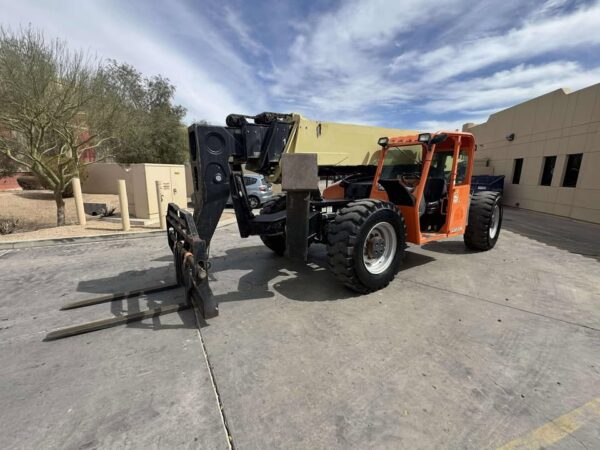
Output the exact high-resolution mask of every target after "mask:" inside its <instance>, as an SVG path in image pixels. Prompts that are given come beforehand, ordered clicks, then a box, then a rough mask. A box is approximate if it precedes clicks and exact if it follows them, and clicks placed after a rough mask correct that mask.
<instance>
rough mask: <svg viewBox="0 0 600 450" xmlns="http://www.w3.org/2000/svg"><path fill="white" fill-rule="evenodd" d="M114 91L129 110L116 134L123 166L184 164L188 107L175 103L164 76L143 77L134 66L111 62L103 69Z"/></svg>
mask: <svg viewBox="0 0 600 450" xmlns="http://www.w3.org/2000/svg"><path fill="white" fill-rule="evenodd" d="M104 73H105V75H106V76H107V78H108V81H109V84H110V86H111V89H112V90H113V91H114V92H117V93H118V96H119V98H120V99H121V100H122V101H123V103H124V107H125V108H126V110H127V114H126V116H127V122H123V124H124V125H123V126H121V127H120V128H119V130H118V132H117V136H118V138H119V150H118V152H116V153H115V159H116V161H117V162H120V163H162V164H181V163H183V162H185V161H186V160H187V159H188V152H187V130H186V128H185V127H184V126H183V125H182V120H183V117H184V115H185V112H186V110H185V108H183V107H182V106H180V105H176V104H174V103H173V98H174V95H175V87H174V86H173V85H172V84H171V82H170V81H169V80H168V79H167V78H165V77H163V76H161V75H156V76H153V77H149V78H147V77H144V76H142V74H141V73H140V72H138V71H137V70H136V69H135V68H134V67H132V66H130V65H128V64H124V63H118V62H117V61H114V60H109V61H108V63H107V64H106V65H105V67H104Z"/></svg>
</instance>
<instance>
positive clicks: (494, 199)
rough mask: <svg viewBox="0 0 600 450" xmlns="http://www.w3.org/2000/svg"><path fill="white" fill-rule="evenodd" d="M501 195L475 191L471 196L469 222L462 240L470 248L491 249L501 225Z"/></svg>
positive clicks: (498, 234) (496, 239)
mask: <svg viewBox="0 0 600 450" xmlns="http://www.w3.org/2000/svg"><path fill="white" fill-rule="evenodd" d="M502 213H503V211H502V195H500V193H499V192H492V191H484V192H475V193H474V194H473V197H471V207H470V208H469V222H468V224H467V229H466V230H465V236H464V241H465V245H466V246H467V248H470V249H471V250H479V251H486V250H491V249H492V248H494V246H495V245H496V242H497V241H498V236H500V228H501V227H502Z"/></svg>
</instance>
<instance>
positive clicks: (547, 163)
mask: <svg viewBox="0 0 600 450" xmlns="http://www.w3.org/2000/svg"><path fill="white" fill-rule="evenodd" d="M555 165H556V156H546V157H545V158H544V171H543V172H542V181H541V182H540V184H541V185H542V186H550V185H551V184H552V175H553V174H554V166H555Z"/></svg>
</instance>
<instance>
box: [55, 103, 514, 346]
mask: <svg viewBox="0 0 600 450" xmlns="http://www.w3.org/2000/svg"><path fill="white" fill-rule="evenodd" d="M226 123H227V126H225V127H219V126H211V125H200V124H195V125H192V126H191V127H190V128H189V130H188V135H189V143H190V160H191V165H192V174H193V183H194V193H193V203H194V214H193V215H192V214H190V213H189V212H187V211H186V210H184V209H181V208H179V207H178V206H177V205H175V204H173V203H171V204H169V206H168V209H167V237H168V243H169V247H170V248H171V251H172V252H173V258H174V262H175V273H176V278H177V283H176V284H173V285H167V284H160V285H157V286H153V287H148V288H142V289H133V290H129V291H126V292H118V293H112V294H109V295H104V296H100V297H95V298H90V299H85V300H79V301H76V302H72V303H69V304H66V305H63V307H62V308H61V309H62V310H70V309H74V308H81V307H85V306H90V305H97V304H100V303H106V302H113V301H116V300H122V299H128V298H132V297H137V296H141V295H148V294H152V293H156V292H161V291H165V290H169V289H173V288H177V287H179V286H183V287H184V289H185V294H186V295H185V303H179V304H174V305H166V306H160V307H157V308H151V309H147V310H143V311H135V312H133V313H128V314H122V315H118V316H114V317H109V318H105V319H101V320H95V321H92V322H88V323H84V324H79V325H75V326H70V327H66V328H61V329H58V330H55V331H51V332H50V333H48V334H47V335H46V338H45V340H54V339H61V338H65V337H68V336H74V335H78V334H82V333H88V332H90V331H95V330H101V329H104V328H107V327H113V326H117V325H121V324H124V323H129V322H133V321H139V320H144V319H147V318H150V317H156V316H160V315H163V314H169V313H174V312H178V311H182V310H185V309H188V308H190V307H193V308H194V312H195V314H196V318H197V319H202V320H203V319H208V318H210V317H214V316H216V315H217V314H218V311H219V309H218V305H217V302H216V300H215V299H214V297H213V295H212V291H211V289H210V286H209V282H208V279H209V277H208V272H209V270H210V261H209V248H210V242H211V239H212V237H213V234H214V232H215V229H216V227H217V224H218V222H219V218H220V217H221V214H222V213H223V209H224V208H225V203H226V202H227V200H228V197H229V195H230V194H231V199H232V202H233V207H234V209H235V214H236V219H237V224H238V228H239V231H240V235H241V237H243V238H245V237H248V236H251V235H258V236H260V238H261V239H262V241H263V242H264V244H265V245H266V246H267V247H268V248H270V249H271V250H273V251H274V252H275V253H277V254H279V255H283V254H287V255H288V257H291V258H297V259H301V260H304V261H306V259H307V255H308V246H309V245H310V244H312V243H321V244H325V245H326V246H327V256H328V259H329V265H330V267H331V270H332V272H333V274H334V275H335V276H336V277H337V278H338V279H339V280H340V281H341V282H342V283H343V284H344V285H346V286H347V287H349V288H350V289H353V290H355V291H357V292H360V293H368V292H372V291H375V290H378V289H382V288H384V287H385V286H387V285H388V283H389V282H390V281H391V280H392V279H393V278H394V276H395V275H396V272H397V271H398V270H399V269H400V268H401V266H402V262H403V260H404V249H405V247H406V243H407V242H410V243H413V244H417V245H421V244H425V243H427V242H431V241H437V240H440V239H445V238H448V237H452V236H459V235H464V241H465V244H466V246H467V247H469V248H471V249H473V250H489V249H491V248H493V247H494V245H495V244H496V241H497V240H498V236H499V234H500V226H501V225H502V204H501V196H500V194H499V193H498V192H492V191H480V190H477V191H476V192H474V193H471V191H470V183H471V173H472V171H473V162H474V156H475V141H474V138H473V135H471V134H469V133H459V132H440V133H420V134H418V133H415V132H412V131H407V130H395V129H384V128H377V127H365V126H357V125H347V124H336V123H328V122H318V121H311V120H308V119H305V118H303V117H301V116H299V115H298V114H278V113H262V114H259V115H257V116H243V115H230V116H228V117H227V122H226ZM244 170H250V171H253V172H256V173H259V174H263V175H265V176H267V177H269V179H270V180H271V181H274V182H276V181H281V182H282V187H283V190H284V191H285V195H279V196H277V197H275V198H273V199H272V200H270V201H268V202H267V203H266V204H264V205H263V207H262V209H261V210H260V213H259V214H254V212H253V210H252V208H251V207H250V203H249V201H248V195H247V192H246V188H245V185H244V183H243V173H244ZM332 176H333V177H334V178H336V179H338V180H337V181H336V182H335V183H333V184H332V185H330V186H327V187H326V188H325V189H324V190H321V188H320V185H319V181H320V179H322V178H324V177H325V178H327V179H328V178H329V177H332ZM198 323H201V322H200V320H199V321H198Z"/></svg>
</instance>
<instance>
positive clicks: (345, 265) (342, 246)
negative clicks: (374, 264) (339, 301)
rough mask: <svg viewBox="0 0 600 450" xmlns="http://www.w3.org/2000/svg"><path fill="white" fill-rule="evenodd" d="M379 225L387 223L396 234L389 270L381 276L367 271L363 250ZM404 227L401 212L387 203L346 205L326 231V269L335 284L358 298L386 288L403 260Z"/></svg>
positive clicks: (404, 245) (372, 201) (368, 202)
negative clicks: (336, 280) (371, 232)
mask: <svg viewBox="0 0 600 450" xmlns="http://www.w3.org/2000/svg"><path fill="white" fill-rule="evenodd" d="M380 222H389V223H390V224H391V225H392V226H393V227H394V229H395V231H396V238H397V246H396V254H395V255H394V260H393V262H392V264H391V265H390V267H388V268H387V269H386V270H385V271H384V272H382V273H380V274H373V273H371V272H369V271H368V270H367V268H366V267H365V263H364V260H363V246H364V242H365V240H366V238H367V233H369V231H370V230H371V228H372V227H373V226H374V225H375V224H376V223H380ZM405 248H406V225H405V223H404V218H403V217H402V214H401V213H400V211H399V210H398V209H397V208H396V207H395V206H394V205H393V204H392V203H389V202H383V201H380V200H371V199H364V200H358V201H355V202H352V203H349V204H348V206H346V207H345V208H342V209H341V210H340V211H339V212H338V215H337V216H336V217H335V219H334V220H333V221H332V222H331V223H330V225H329V227H328V231H327V256H328V259H329V267H330V269H331V271H332V272H333V274H334V275H335V276H336V278H337V279H338V280H340V281H341V282H342V283H344V285H345V286H346V287H348V288H350V289H352V290H353V291H356V292H359V293H361V294H366V293H369V292H373V291H377V290H379V289H383V288H384V287H386V286H387V285H388V284H389V283H390V281H392V280H393V279H394V277H395V276H396V273H397V272H398V269H399V268H400V265H401V264H402V262H403V260H404V249H405Z"/></svg>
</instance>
